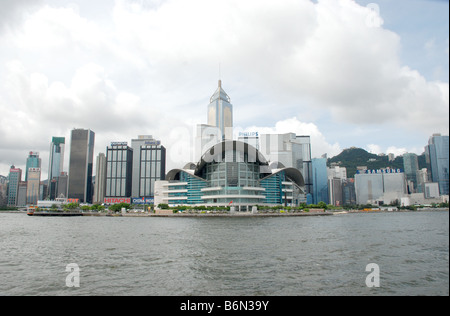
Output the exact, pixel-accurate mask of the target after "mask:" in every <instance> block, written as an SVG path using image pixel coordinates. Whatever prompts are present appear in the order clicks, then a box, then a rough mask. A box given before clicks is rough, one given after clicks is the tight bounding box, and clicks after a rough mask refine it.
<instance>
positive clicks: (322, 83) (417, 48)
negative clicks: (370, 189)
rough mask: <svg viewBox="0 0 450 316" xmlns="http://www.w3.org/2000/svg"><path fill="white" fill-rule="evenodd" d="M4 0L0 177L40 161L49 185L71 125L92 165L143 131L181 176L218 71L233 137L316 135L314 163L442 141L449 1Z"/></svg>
mask: <svg viewBox="0 0 450 316" xmlns="http://www.w3.org/2000/svg"><path fill="white" fill-rule="evenodd" d="M0 1H1V3H2V11H1V12H0V113H1V116H0V133H1V134H2V137H1V138H0V174H2V175H7V174H8V170H9V166H10V165H11V164H13V163H14V164H15V165H16V166H17V167H21V168H24V166H25V160H26V156H27V153H28V152H29V151H38V152H40V153H41V157H42V159H43V166H42V167H43V178H46V172H47V167H46V165H47V164H48V148H49V144H50V141H51V138H52V136H64V137H66V139H67V143H69V142H70V130H71V129H72V128H74V127H77V128H91V129H92V130H93V131H94V132H95V133H96V146H95V154H98V153H99V152H104V151H105V148H106V146H107V145H108V144H109V143H110V142H112V141H128V142H130V140H131V139H132V138H135V137H136V136H137V135H147V134H150V135H153V136H154V137H155V138H157V139H160V140H161V141H162V142H163V144H165V145H166V147H167V148H168V149H169V154H168V164H169V168H175V167H180V166H183V165H185V163H186V162H188V161H192V160H194V157H193V145H194V144H193V142H194V139H195V126H196V124H201V123H206V121H207V119H206V108H207V105H208V101H209V97H210V96H211V95H212V94H213V93H214V91H215V89H216V87H217V80H218V79H219V64H220V65H221V67H220V68H221V75H220V76H221V79H222V82H223V88H224V89H225V91H226V92H227V93H228V95H229V96H230V97H231V103H232V104H233V107H234V126H235V131H254V130H258V131H260V132H267V133H275V132H278V133H281V132H283V133H284V132H295V133H297V134H306V135H310V136H311V140H312V151H313V156H314V157H319V156H320V155H322V154H324V153H327V154H328V156H329V157H331V156H334V155H336V154H339V153H340V152H341V151H342V150H343V149H345V148H348V147H350V146H357V147H361V148H364V149H366V150H370V151H371V152H374V153H388V152H393V153H395V154H397V155H398V154H402V153H404V152H407V151H408V152H416V153H418V154H420V153H421V152H422V151H423V147H424V146H425V145H426V144H427V141H428V138H429V136H431V134H432V133H442V134H446V135H448V125H449V124H448V114H449V101H448V99H449V97H448V82H449V80H448V78H449V74H448V68H449V65H448V60H449V15H448V12H449V2H448V1H431V0H428V1H427V0H390V1H389V0H380V1H365V0H364V1H363V0H357V1H353V0H319V1H309V0H283V1H270V0H246V1H242V0H230V1H220V0H190V1H185V0H116V1H110V0H96V1H87V0H76V1H75V0H70V1H69V0H37V1H35V0H17V1H4V0H0ZM373 8H377V11H379V12H376V14H375V15H374V10H373ZM68 156H69V155H68V149H67V154H66V161H67V163H66V169H68V158H69V157H68Z"/></svg>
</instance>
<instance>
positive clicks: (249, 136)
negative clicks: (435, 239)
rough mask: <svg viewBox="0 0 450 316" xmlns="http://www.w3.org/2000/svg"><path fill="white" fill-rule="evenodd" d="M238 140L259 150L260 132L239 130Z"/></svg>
mask: <svg viewBox="0 0 450 316" xmlns="http://www.w3.org/2000/svg"><path fill="white" fill-rule="evenodd" d="M238 141H241V142H243V143H247V144H249V145H252V146H253V147H255V148H256V149H257V150H259V132H239V135H238ZM206 149H207V148H205V150H206Z"/></svg>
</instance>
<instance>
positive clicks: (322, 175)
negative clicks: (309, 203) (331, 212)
mask: <svg viewBox="0 0 450 316" xmlns="http://www.w3.org/2000/svg"><path fill="white" fill-rule="evenodd" d="M312 174H313V184H314V185H313V192H312V195H313V203H315V204H317V203H319V202H325V203H327V204H328V176H327V159H326V158H313V159H312Z"/></svg>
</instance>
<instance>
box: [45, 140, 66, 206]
mask: <svg viewBox="0 0 450 316" xmlns="http://www.w3.org/2000/svg"><path fill="white" fill-rule="evenodd" d="M65 142H66V139H65V137H53V138H52V142H51V143H50V156H49V164H48V186H47V196H48V197H50V199H51V200H54V199H55V197H56V188H57V184H56V183H52V181H53V180H54V179H55V178H56V179H57V178H58V177H59V176H60V175H61V172H62V171H63V166H64V147H65ZM56 181H57V180H56Z"/></svg>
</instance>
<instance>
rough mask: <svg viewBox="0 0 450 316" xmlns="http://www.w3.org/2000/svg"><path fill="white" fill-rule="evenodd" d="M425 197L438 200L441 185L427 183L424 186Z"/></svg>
mask: <svg viewBox="0 0 450 316" xmlns="http://www.w3.org/2000/svg"><path fill="white" fill-rule="evenodd" d="M423 195H424V196H425V198H426V199H432V198H438V197H439V183H437V182H427V183H425V184H424V192H423Z"/></svg>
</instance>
